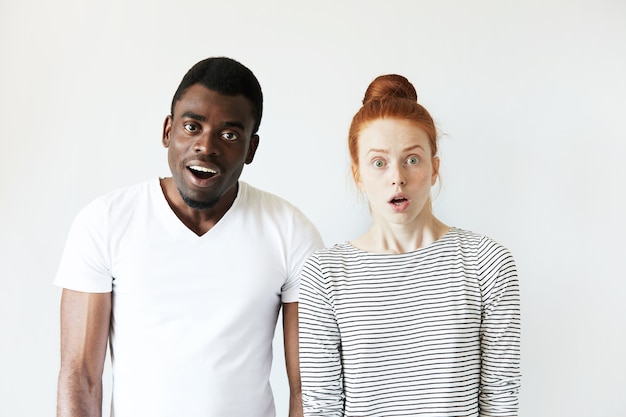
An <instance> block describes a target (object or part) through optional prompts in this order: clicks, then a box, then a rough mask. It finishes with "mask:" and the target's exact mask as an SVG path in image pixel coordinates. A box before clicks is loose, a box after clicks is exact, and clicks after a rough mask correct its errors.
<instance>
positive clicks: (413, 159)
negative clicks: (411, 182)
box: [406, 156, 420, 165]
mask: <svg viewBox="0 0 626 417" xmlns="http://www.w3.org/2000/svg"><path fill="white" fill-rule="evenodd" d="M419 161H420V160H419V159H418V158H417V157H416V156H412V157H410V158H409V159H407V160H406V163H407V164H409V165H417V163H418V162H419Z"/></svg>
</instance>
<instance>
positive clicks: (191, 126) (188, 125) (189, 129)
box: [183, 123, 198, 133]
mask: <svg viewBox="0 0 626 417" xmlns="http://www.w3.org/2000/svg"><path fill="white" fill-rule="evenodd" d="M183 128H184V129H185V130H186V131H187V132H190V133H194V132H196V131H197V130H198V126H196V125H194V124H192V123H185V124H184V125H183Z"/></svg>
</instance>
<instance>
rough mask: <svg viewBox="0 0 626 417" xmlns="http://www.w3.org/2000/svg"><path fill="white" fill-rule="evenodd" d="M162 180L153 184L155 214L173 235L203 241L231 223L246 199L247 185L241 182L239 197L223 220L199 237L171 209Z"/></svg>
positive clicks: (239, 184)
mask: <svg viewBox="0 0 626 417" xmlns="http://www.w3.org/2000/svg"><path fill="white" fill-rule="evenodd" d="M161 179H162V178H160V177H158V178H157V179H156V181H154V182H153V184H152V187H151V188H152V202H153V204H154V207H155V214H156V216H157V217H158V218H159V220H160V221H161V222H162V223H163V224H164V225H165V227H166V228H167V229H168V230H169V231H170V233H172V234H176V235H179V236H184V235H188V236H190V237H191V238H192V239H193V238H195V239H203V238H206V237H207V236H211V235H213V234H216V233H219V230H220V229H222V228H223V227H224V225H225V224H227V223H228V222H229V221H230V218H231V217H232V216H233V212H234V211H235V210H236V209H237V207H238V206H239V204H240V201H241V200H242V199H243V198H244V195H245V192H246V190H245V184H244V183H242V182H241V181H239V182H238V190H237V196H236V197H235V200H234V201H233V204H232V205H231V206H230V207H229V209H228V210H227V211H226V213H224V215H223V216H222V218H221V219H219V220H218V221H217V223H215V226H213V227H212V228H211V229H210V230H208V231H207V232H206V233H204V234H202V235H197V234H196V233H195V232H194V231H193V230H191V229H190V228H189V227H187V225H185V223H183V222H182V221H181V220H180V218H178V216H177V215H176V213H175V212H174V210H172V208H171V207H170V204H169V202H168V201H167V198H166V197H165V193H164V192H163V189H162V188H161Z"/></svg>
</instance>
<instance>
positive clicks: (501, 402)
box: [478, 240, 521, 417]
mask: <svg viewBox="0 0 626 417" xmlns="http://www.w3.org/2000/svg"><path fill="white" fill-rule="evenodd" d="M478 262H479V276H480V283H481V290H482V293H483V313H482V316H483V317H482V325H481V358H482V365H481V390H480V398H479V404H480V415H481V417H482V416H507V417H511V416H517V413H518V407H519V400H518V395H519V389H520V379H521V375H520V291H519V284H518V280H517V269H516V266H515V261H514V259H513V256H512V255H511V253H510V252H509V251H508V250H507V249H506V248H504V247H502V246H500V245H498V244H497V243H495V242H493V241H490V240H484V241H483V242H482V244H481V247H480V249H479V260H478Z"/></svg>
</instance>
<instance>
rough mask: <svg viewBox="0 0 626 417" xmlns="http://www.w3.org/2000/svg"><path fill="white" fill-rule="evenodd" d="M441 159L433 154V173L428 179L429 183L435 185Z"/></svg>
mask: <svg viewBox="0 0 626 417" xmlns="http://www.w3.org/2000/svg"><path fill="white" fill-rule="evenodd" d="M440 162H441V160H440V159H439V157H438V156H433V162H432V163H433V174H432V177H431V179H430V185H431V186H432V185H435V183H436V182H437V177H438V176H439V164H440Z"/></svg>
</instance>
